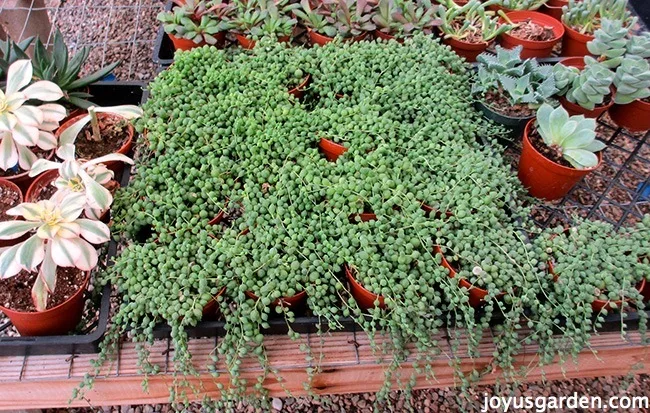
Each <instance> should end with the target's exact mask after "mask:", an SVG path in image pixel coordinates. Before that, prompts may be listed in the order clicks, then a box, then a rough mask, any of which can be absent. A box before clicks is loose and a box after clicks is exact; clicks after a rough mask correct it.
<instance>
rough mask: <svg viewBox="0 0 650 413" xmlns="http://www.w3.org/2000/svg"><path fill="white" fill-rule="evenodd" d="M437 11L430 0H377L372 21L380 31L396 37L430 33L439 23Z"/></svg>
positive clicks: (436, 7)
mask: <svg viewBox="0 0 650 413" xmlns="http://www.w3.org/2000/svg"><path fill="white" fill-rule="evenodd" d="M437 11H438V6H437V5H434V4H432V3H431V1H430V0H379V2H378V7H377V12H376V13H375V14H374V16H373V17H372V21H373V22H374V23H375V25H376V26H377V28H378V29H379V30H380V31H382V32H384V33H387V34H391V35H394V36H397V37H407V36H410V35H412V34H413V33H415V32H424V33H427V34H430V33H431V30H432V29H433V28H434V27H436V26H439V25H440V23H441V20H440V19H439V18H437Z"/></svg>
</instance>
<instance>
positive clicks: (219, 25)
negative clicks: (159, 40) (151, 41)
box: [156, 0, 234, 44]
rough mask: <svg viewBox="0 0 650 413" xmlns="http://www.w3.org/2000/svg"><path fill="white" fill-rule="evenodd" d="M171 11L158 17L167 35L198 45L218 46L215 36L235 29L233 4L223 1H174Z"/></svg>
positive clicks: (161, 13)
mask: <svg viewBox="0 0 650 413" xmlns="http://www.w3.org/2000/svg"><path fill="white" fill-rule="evenodd" d="M173 3H174V4H175V7H174V8H173V9H172V10H171V11H168V12H167V11H164V12H160V13H159V14H158V16H157V17H156V18H157V19H158V20H159V21H160V22H162V24H163V28H164V29H165V33H167V34H170V35H173V36H176V37H179V38H182V39H187V40H192V41H193V42H194V43H196V44H200V43H202V42H205V43H207V44H216V43H217V39H216V38H215V37H214V35H215V34H217V33H220V32H224V31H226V30H229V29H231V28H233V27H234V25H233V23H232V22H231V21H230V15H231V13H232V12H233V10H234V5H233V4H228V3H226V2H224V1H222V0H211V1H206V0H173Z"/></svg>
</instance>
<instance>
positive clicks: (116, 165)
mask: <svg viewBox="0 0 650 413" xmlns="http://www.w3.org/2000/svg"><path fill="white" fill-rule="evenodd" d="M86 115H87V113H82V114H81V115H79V116H75V117H74V118H72V119H69V120H68V121H67V122H65V123H64V124H63V125H61V126H60V127H59V129H57V130H56V132H54V135H55V136H56V138H57V139H59V136H61V134H62V133H63V132H64V131H65V130H66V129H68V128H69V127H71V126H72V125H73V124H74V123H75V122H77V121H78V120H79V119H81V118H82V117H84V116H86ZM113 116H118V115H113V114H107V113H97V118H98V119H105V118H108V117H113ZM134 133H135V130H134V128H133V125H131V123H128V125H127V130H126V134H127V138H126V139H125V140H124V143H123V144H122V146H121V147H120V149H118V150H117V152H116V153H119V154H122V155H127V154H128V153H129V151H130V150H131V147H132V146H133V135H134ZM103 155H109V153H105V154H103ZM104 165H106V167H107V168H108V169H110V170H111V171H113V172H114V173H118V172H119V171H120V170H121V169H122V167H123V164H122V162H120V161H108V162H106V163H104Z"/></svg>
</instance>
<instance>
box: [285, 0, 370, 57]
mask: <svg viewBox="0 0 650 413" xmlns="http://www.w3.org/2000/svg"><path fill="white" fill-rule="evenodd" d="M300 6H301V7H300V8H298V9H295V10H294V11H293V12H294V14H295V15H296V17H298V18H299V19H300V20H301V22H302V24H303V25H305V26H306V27H307V31H308V33H309V39H310V40H311V42H312V44H318V45H321V46H323V45H325V44H327V43H329V42H331V41H332V40H334V37H336V36H340V37H341V38H343V39H344V40H348V41H360V40H363V39H364V38H365V37H366V36H367V35H368V33H369V32H371V31H373V30H375V25H374V24H373V22H372V15H373V9H374V6H373V3H371V2H368V1H367V0H325V1H316V0H301V2H300Z"/></svg>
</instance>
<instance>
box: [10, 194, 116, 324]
mask: <svg viewBox="0 0 650 413" xmlns="http://www.w3.org/2000/svg"><path fill="white" fill-rule="evenodd" d="M85 204H86V197H85V195H84V194H81V193H69V194H68V195H66V196H64V197H62V198H61V199H59V200H57V202H54V201H49V200H48V201H39V202H37V203H23V204H20V205H18V206H17V207H15V208H12V209H10V210H9V211H7V213H8V214H9V215H13V216H18V217H22V218H23V220H19V221H18V220H17V221H8V222H7V221H6V222H1V223H0V239H3V240H11V239H16V238H19V237H22V236H23V235H25V234H30V236H29V238H28V239H27V240H25V241H23V242H20V243H18V244H16V245H14V246H12V247H9V248H6V249H4V250H3V251H2V253H1V254H0V273H1V274H2V278H3V280H2V281H1V282H2V284H3V285H2V288H0V290H1V291H2V292H3V297H2V303H3V306H0V309H1V310H2V312H3V313H5V315H7V317H9V319H10V320H11V321H12V323H13V324H14V326H15V327H16V329H17V330H18V332H19V333H20V334H21V335H24V336H32V335H60V334H65V333H67V332H68V331H70V330H71V329H73V328H74V327H75V326H76V325H77V324H78V323H79V320H80V319H81V314H82V310H83V305H84V299H83V292H84V291H85V289H86V287H87V286H88V282H89V280H90V271H91V270H92V269H93V268H94V267H95V266H96V265H97V259H98V257H97V251H96V250H95V247H93V246H92V245H91V243H93V244H100V243H103V242H107V241H108V240H109V237H110V232H109V229H108V227H107V226H106V225H105V224H103V223H101V222H99V221H94V220H90V219H85V218H79V216H80V215H81V213H82V211H83V209H84V205H85ZM30 285H31V288H30ZM30 290H31V292H30ZM30 296H31V300H29V299H27V300H25V299H24V297H30ZM7 303H8V304H9V306H8V307H7V306H6V304H7Z"/></svg>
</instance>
